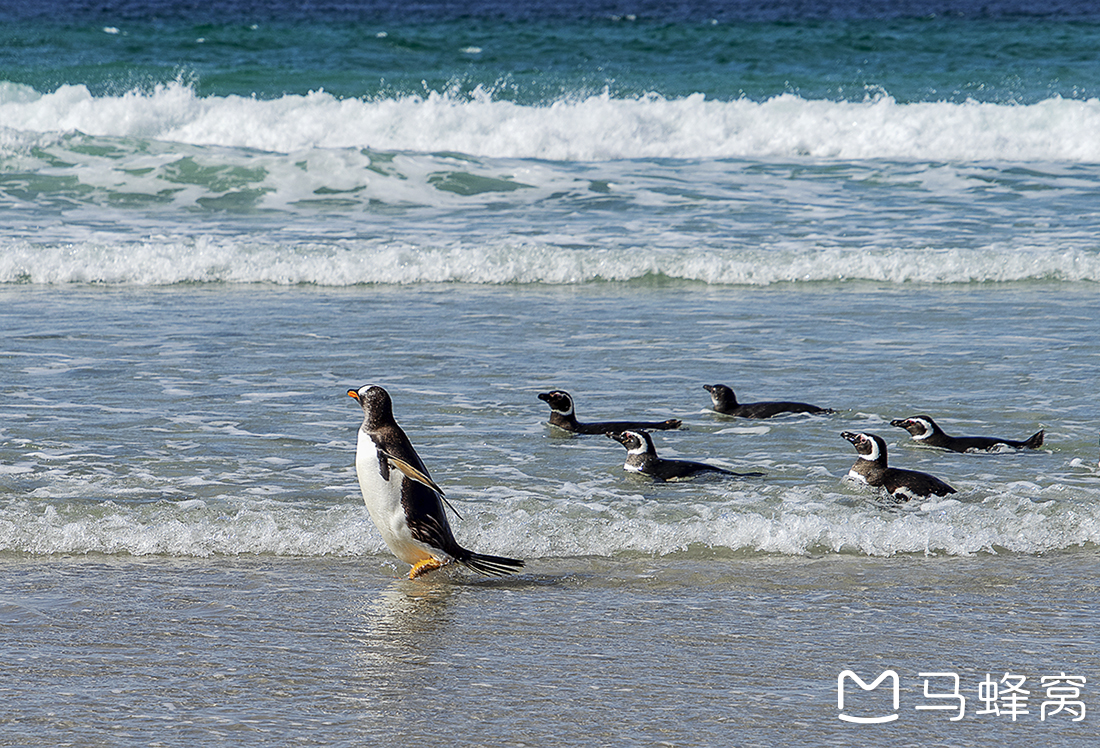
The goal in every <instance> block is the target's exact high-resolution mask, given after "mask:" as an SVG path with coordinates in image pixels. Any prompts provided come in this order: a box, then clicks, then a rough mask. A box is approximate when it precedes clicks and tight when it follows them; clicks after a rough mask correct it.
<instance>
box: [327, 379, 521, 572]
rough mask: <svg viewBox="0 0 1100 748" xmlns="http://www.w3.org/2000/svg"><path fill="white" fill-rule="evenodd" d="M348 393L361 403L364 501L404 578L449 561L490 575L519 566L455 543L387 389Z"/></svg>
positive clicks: (437, 493)
mask: <svg viewBox="0 0 1100 748" xmlns="http://www.w3.org/2000/svg"><path fill="white" fill-rule="evenodd" d="M348 396H349V397H354V398H355V400H356V401H357V402H358V403H359V404H360V405H361V406H363V425H362V426H360V427H359V440H358V443H357V444H356V447H355V472H356V474H357V475H358V476H359V488H360V489H361V490H362V491H363V501H364V503H366V505H367V511H368V512H370V518H371V519H372V520H374V524H375V525H376V526H377V527H378V531H379V532H380V533H382V539H383V540H385V541H386V545H387V546H389V549H390V550H391V551H392V552H393V555H395V556H397V557H398V558H399V559H401V560H402V561H404V562H405V563H407V564H411V565H412V569H411V570H410V571H409V579H415V578H416V577H419V576H420V575H422V574H427V573H428V572H429V571H433V570H435V569H438V568H440V567H441V566H443V565H444V564H448V563H451V562H452V561H457V562H458V563H460V564H462V565H463V566H466V567H468V568H470V569H472V570H474V571H476V572H478V573H480V574H488V575H492V576H498V575H501V574H510V573H512V572H514V571H517V570H519V569H520V568H521V567H522V566H523V562H522V561H518V560H516V559H511V558H501V557H499V556H486V555H483V554H480V553H474V552H473V551H469V550H466V549H465V548H463V547H462V546H460V545H459V544H458V541H456V540H455V536H454V534H453V533H452V532H451V526H450V525H449V524H448V523H447V515H446V514H445V513H444V511H443V490H442V489H440V487H439V486H437V485H436V484H435V481H433V480H432V479H431V477H430V476H429V475H428V469H427V468H426V467H424V463H423V462H421V460H420V455H418V454H417V453H416V450H415V449H413V446H412V443H411V442H410V441H409V437H407V436H405V432H404V431H402V430H401V427H400V426H398V425H397V421H395V420H394V418H393V403H392V402H391V401H390V396H389V393H387V392H386V391H385V390H384V389H382V388H381V387H374V386H371V385H363V386H362V387H360V388H359V389H357V390H348ZM395 468H396V469H395Z"/></svg>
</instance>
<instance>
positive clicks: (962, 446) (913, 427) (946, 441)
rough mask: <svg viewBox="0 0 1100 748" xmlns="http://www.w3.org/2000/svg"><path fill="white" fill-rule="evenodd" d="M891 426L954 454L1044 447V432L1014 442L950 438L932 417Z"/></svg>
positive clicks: (902, 420) (931, 445)
mask: <svg viewBox="0 0 1100 748" xmlns="http://www.w3.org/2000/svg"><path fill="white" fill-rule="evenodd" d="M890 425H891V426H897V427H898V428H901V429H905V430H906V431H908V432H909V433H910V434H911V435H912V437H913V440H914V441H918V442H920V443H921V444H927V445H928V446H930V447H940V448H941V449H950V450H951V451H952V452H969V451H971V450H973V451H982V452H988V451H990V450H992V449H996V447H997V446H998V445H1001V444H1003V445H1005V446H1006V447H1015V448H1016V449H1038V448H1039V447H1041V446H1043V430H1042V429H1040V430H1039V431H1038V432H1036V433H1034V434H1032V435H1031V436H1030V437H1028V438H1027V439H1026V440H1024V441H1022V442H1020V441H1013V440H1012V439H995V438H993V437H992V436H948V435H947V434H945V433H943V429H941V428H940V427H939V426H937V425H936V422H935V421H933V420H932V418H931V416H925V415H920V416H909V417H908V418H898V419H895V420H893V421H890Z"/></svg>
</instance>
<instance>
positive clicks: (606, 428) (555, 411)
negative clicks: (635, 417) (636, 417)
mask: <svg viewBox="0 0 1100 748" xmlns="http://www.w3.org/2000/svg"><path fill="white" fill-rule="evenodd" d="M539 400H542V401H544V402H545V403H546V404H547V405H549V406H550V425H551V426H557V427H558V428H559V429H563V430H565V431H572V432H573V433H575V434H607V433H609V432H612V431H626V430H628V429H654V430H656V431H662V430H667V429H678V428H680V423H681V422H680V421H679V420H678V419H676V418H670V419H668V420H667V421H600V422H595V423H581V422H580V421H578V420H577V415H576V413H575V412H574V411H573V398H572V396H570V394H569V393H568V392H562V391H561V390H553V391H551V392H543V393H540V394H539Z"/></svg>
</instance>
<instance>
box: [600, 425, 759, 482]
mask: <svg viewBox="0 0 1100 748" xmlns="http://www.w3.org/2000/svg"><path fill="white" fill-rule="evenodd" d="M607 438H609V439H614V440H615V441H617V442H618V443H619V444H622V445H623V446H624V447H626V463H625V464H624V465H623V469H624V470H626V471H628V472H631V473H643V474H645V475H649V476H652V477H653V478H654V480H658V481H670V480H685V479H688V478H692V477H694V476H696V475H699V474H701V473H715V474H718V475H729V476H736V477H739V478H759V477H761V476H763V475H764V474H763V473H735V472H733V471H732V470H726V469H725V468H720V467H717V466H715V465H708V464H706V463H705V462H692V461H691V460H665V459H662V458H660V457H658V456H657V450H656V449H655V448H654V447H653V439H651V438H650V436H649V433H648V432H645V431H616V432H610V433H608V434H607Z"/></svg>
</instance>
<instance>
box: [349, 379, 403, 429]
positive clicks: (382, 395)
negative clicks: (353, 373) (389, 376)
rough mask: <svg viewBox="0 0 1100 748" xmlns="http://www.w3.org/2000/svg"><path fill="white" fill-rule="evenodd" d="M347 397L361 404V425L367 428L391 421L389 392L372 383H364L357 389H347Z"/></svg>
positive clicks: (391, 412)
mask: <svg viewBox="0 0 1100 748" xmlns="http://www.w3.org/2000/svg"><path fill="white" fill-rule="evenodd" d="M348 397H353V398H355V401H356V402H357V403H359V404H360V405H361V406H363V425H364V426H365V427H366V428H368V429H375V428H378V427H379V426H380V425H382V424H384V423H389V422H391V421H393V401H391V400H390V393H388V392H386V391H385V390H384V389H382V388H381V387H379V386H378V385H374V384H364V385H363V386H362V387H360V388H359V389H357V390H348Z"/></svg>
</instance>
